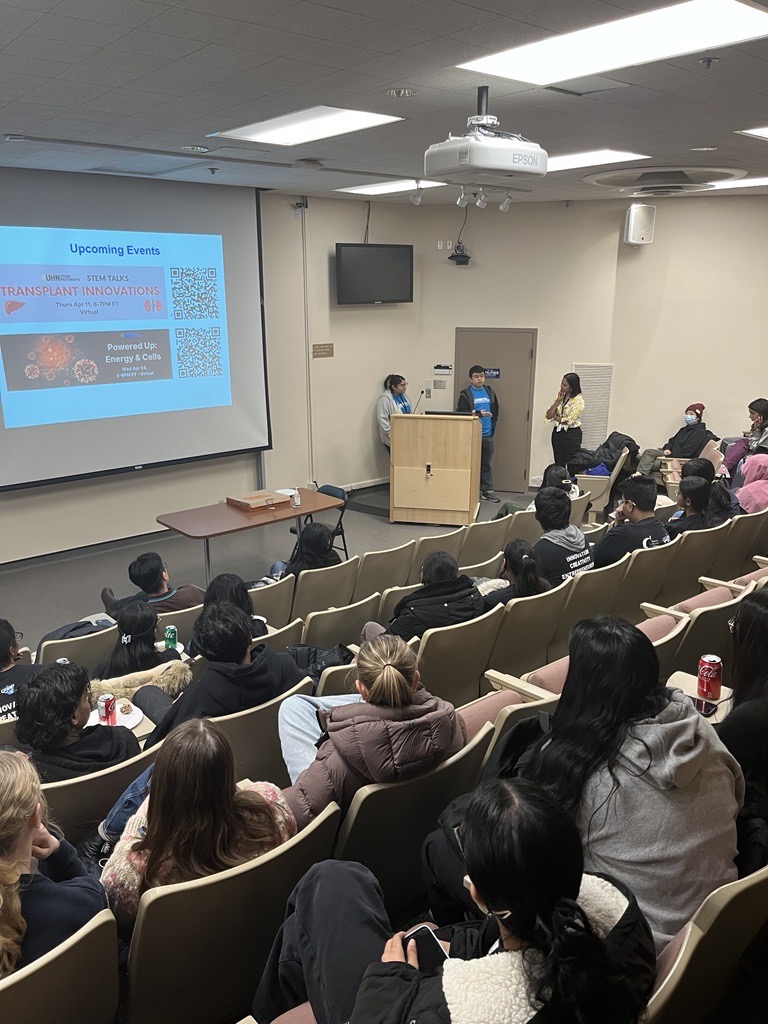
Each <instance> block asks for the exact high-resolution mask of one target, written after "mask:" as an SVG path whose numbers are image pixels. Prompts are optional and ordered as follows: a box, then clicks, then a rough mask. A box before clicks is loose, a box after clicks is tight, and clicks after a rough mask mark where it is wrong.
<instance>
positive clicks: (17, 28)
mask: <svg viewBox="0 0 768 1024" xmlns="http://www.w3.org/2000/svg"><path fill="white" fill-rule="evenodd" d="M42 16H43V15H42V14H41V13H40V12H39V11H23V10H20V9H19V8H18V7H6V6H5V4H3V5H2V26H3V32H9V33H11V34H13V35H15V34H16V33H18V32H24V31H25V30H26V29H28V28H29V27H30V26H31V25H34V24H35V22H36V21H39V20H40V18H41V17H42Z"/></svg>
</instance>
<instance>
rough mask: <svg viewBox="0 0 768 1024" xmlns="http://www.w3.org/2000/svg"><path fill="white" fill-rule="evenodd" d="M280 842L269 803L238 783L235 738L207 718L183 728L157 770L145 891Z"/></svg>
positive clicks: (143, 842) (143, 848) (145, 844)
mask: <svg viewBox="0 0 768 1024" xmlns="http://www.w3.org/2000/svg"><path fill="white" fill-rule="evenodd" d="M279 842H280V832H279V830H278V827H277V824H276V822H275V819H274V818H273V817H272V812H271V811H270V809H269V805H268V804H267V801H266V800H265V799H264V798H263V797H262V796H260V795H259V794H258V793H255V792H253V791H247V790H246V791H244V792H242V791H239V790H238V789H237V787H236V784H235V759H234V755H233V753H232V747H231V745H230V742H229V740H228V739H227V737H226V736H225V735H224V733H223V732H222V731H221V729H219V727H218V726H217V725H215V724H214V723H213V722H211V721H210V720H208V719H206V718H194V719H192V720H191V721H188V722H183V723H182V724H181V725H178V726H177V727H176V728H175V729H174V730H173V731H172V732H171V733H170V735H169V736H168V738H167V739H166V740H165V742H164V743H163V745H162V746H161V747H160V749H159V751H158V754H157V759H156V760H155V765H154V768H153V769H152V789H151V792H150V797H149V810H148V812H147V832H146V835H145V836H144V838H143V839H140V840H139V841H138V843H135V844H134V846H133V850H134V851H136V852H143V853H145V854H146V858H147V859H146V864H145V867H144V877H143V879H142V885H141V891H142V892H144V891H145V890H146V889H149V888H150V887H151V886H153V885H160V884H167V883H170V882H188V881H189V880H190V879H192V878H204V877H205V876H206V875H212V874H214V873H215V872H217V871H224V870H225V868H231V867H234V866H235V865H236V864H242V863H243V862H244V861H246V860H250V859H251V858H252V857H256V856H258V855H259V854H261V853H264V852H266V851H267V850H271V849H272V848H273V847H275V846H277V845H278V844H279Z"/></svg>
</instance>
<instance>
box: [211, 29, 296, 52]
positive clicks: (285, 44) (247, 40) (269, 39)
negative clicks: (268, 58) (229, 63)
mask: <svg viewBox="0 0 768 1024" xmlns="http://www.w3.org/2000/svg"><path fill="white" fill-rule="evenodd" d="M223 42H224V44H225V45H228V46H236V47H238V48H240V49H243V50H254V51H255V52H256V53H271V54H272V55H273V56H274V57H282V56H283V55H284V54H286V53H290V52H291V51H292V50H299V49H302V48H304V47H306V45H307V37H306V36H300V35H296V33H295V32H281V31H278V30H277V29H272V28H267V27H265V26H262V25H258V26H255V25H247V26H246V25H244V26H241V28H239V29H238V30H237V32H234V33H232V35H230V36H226V37H225V39H224V40H223Z"/></svg>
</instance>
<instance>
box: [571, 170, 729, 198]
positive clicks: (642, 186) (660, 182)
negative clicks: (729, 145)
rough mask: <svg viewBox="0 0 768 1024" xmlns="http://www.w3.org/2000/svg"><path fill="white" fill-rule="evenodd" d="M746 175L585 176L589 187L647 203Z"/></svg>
mask: <svg viewBox="0 0 768 1024" xmlns="http://www.w3.org/2000/svg"><path fill="white" fill-rule="evenodd" d="M746 173H747V172H746V171H743V170H741V169H740V168H735V167H652V168H649V167H643V168H641V167H622V168H621V169H620V170H614V171H601V172H599V173H597V174H589V175H587V177H586V178H584V179H583V180H584V181H585V182H586V183H587V184H589V185H599V186H600V187H601V188H610V189H612V190H613V191H614V192H616V193H617V194H618V195H621V196H636V197H638V198H641V199H650V198H653V197H658V196H678V195H685V194H686V193H688V192H706V191H708V190H709V189H711V188H712V186H713V185H714V184H715V183H716V182H719V181H733V180H734V179H735V178H743V177H744V175H745V174H746Z"/></svg>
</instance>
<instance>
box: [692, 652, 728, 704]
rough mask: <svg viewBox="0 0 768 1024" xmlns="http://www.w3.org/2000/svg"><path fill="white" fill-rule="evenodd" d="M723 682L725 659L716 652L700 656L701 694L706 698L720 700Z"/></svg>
mask: <svg viewBox="0 0 768 1024" xmlns="http://www.w3.org/2000/svg"><path fill="white" fill-rule="evenodd" d="M722 684H723V659H722V658H719V657H718V656H717V655H716V654H702V656H701V657H700V658H699V683H698V694H699V696H700V697H703V698H704V699H705V700H720V687H721V686H722Z"/></svg>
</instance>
